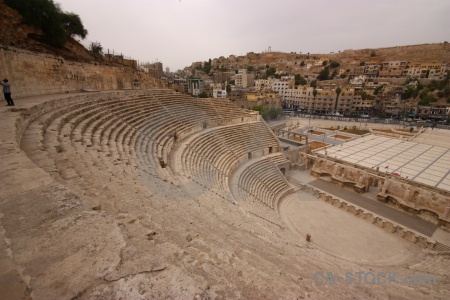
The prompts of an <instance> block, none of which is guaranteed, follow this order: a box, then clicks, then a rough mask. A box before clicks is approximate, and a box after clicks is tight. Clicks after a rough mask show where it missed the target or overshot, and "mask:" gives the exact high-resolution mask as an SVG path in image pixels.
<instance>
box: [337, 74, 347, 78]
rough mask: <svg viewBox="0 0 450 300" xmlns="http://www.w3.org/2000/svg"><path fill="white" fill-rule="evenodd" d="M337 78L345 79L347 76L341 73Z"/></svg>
mask: <svg viewBox="0 0 450 300" xmlns="http://www.w3.org/2000/svg"><path fill="white" fill-rule="evenodd" d="M339 77H341V78H345V77H347V75H345V73H342V74H341V75H339Z"/></svg>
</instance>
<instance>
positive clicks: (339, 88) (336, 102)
mask: <svg viewBox="0 0 450 300" xmlns="http://www.w3.org/2000/svg"><path fill="white" fill-rule="evenodd" d="M341 92H342V89H341V87H339V86H338V87H337V88H336V101H335V102H334V111H335V112H336V111H337V104H338V99H339V95H340V94H341Z"/></svg>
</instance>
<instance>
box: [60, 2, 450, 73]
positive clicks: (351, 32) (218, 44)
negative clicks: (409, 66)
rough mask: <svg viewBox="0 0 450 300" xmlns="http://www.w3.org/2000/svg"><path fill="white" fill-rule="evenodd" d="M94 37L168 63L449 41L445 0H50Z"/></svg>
mask: <svg viewBox="0 0 450 300" xmlns="http://www.w3.org/2000/svg"><path fill="white" fill-rule="evenodd" d="M54 2H55V3H59V4H60V5H61V8H62V10H63V11H68V12H74V13H76V14H78V15H79V16H80V18H81V20H82V21H83V24H84V26H85V28H86V29H87V30H88V31H89V35H88V37H87V39H86V40H85V41H84V42H83V43H84V44H89V42H96V41H97V42H100V43H101V45H102V46H103V49H104V50H105V51H107V49H110V51H112V49H114V50H115V52H116V53H122V54H123V55H125V56H129V57H132V58H134V59H137V60H139V61H142V62H144V61H149V62H153V61H156V60H158V61H160V62H162V63H163V66H164V68H165V67H169V68H170V70H171V71H176V70H177V69H181V68H184V67H185V66H189V65H190V64H191V63H192V62H194V61H205V60H208V59H209V58H215V57H219V56H225V57H227V56H229V55H231V54H234V55H244V54H246V53H247V52H250V51H253V52H262V51H264V50H266V49H267V48H268V47H269V46H271V48H272V51H283V52H303V53H307V52H310V53H330V52H331V51H333V52H337V51H339V50H345V49H363V48H378V47H389V46H401V45H411V44H422V43H436V42H443V41H450V17H449V16H450V0H272V1H266V0H127V1H124V0H120V1H119V0H54Z"/></svg>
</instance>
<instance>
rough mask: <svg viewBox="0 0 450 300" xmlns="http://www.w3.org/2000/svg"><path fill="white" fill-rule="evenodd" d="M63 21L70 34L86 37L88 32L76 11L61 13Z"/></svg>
mask: <svg viewBox="0 0 450 300" xmlns="http://www.w3.org/2000/svg"><path fill="white" fill-rule="evenodd" d="M61 21H62V25H63V27H64V29H65V30H66V32H67V34H68V35H70V36H74V35H78V36H79V37H81V38H83V39H84V38H86V36H87V33H88V32H87V30H86V29H85V28H84V26H83V23H82V22H81V20H80V17H79V16H78V15H76V14H74V13H64V14H62V15H61Z"/></svg>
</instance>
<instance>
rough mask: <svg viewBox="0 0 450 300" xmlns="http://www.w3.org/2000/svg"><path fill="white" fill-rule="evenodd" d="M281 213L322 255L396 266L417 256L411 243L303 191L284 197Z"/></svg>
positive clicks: (289, 225) (416, 251) (300, 235)
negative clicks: (324, 253) (307, 235)
mask: <svg viewBox="0 0 450 300" xmlns="http://www.w3.org/2000/svg"><path fill="white" fill-rule="evenodd" d="M280 212H281V215H282V217H283V219H284V220H283V221H284V222H285V223H286V224H287V226H288V227H289V229H290V230H291V231H293V232H294V233H295V234H297V235H298V236H299V238H301V239H304V238H305V236H306V234H310V235H311V236H312V238H311V241H312V243H313V244H315V245H317V246H318V247H320V248H321V249H322V250H323V251H324V252H327V253H329V254H331V255H334V256H336V257H338V258H341V259H345V260H348V261H351V262H357V263H365V264H374V265H397V264H401V263H406V262H408V261H409V260H411V259H413V258H414V257H416V256H417V255H418V254H419V253H420V248H419V247H417V246H415V245H412V244H411V243H410V242H408V241H406V240H404V239H402V238H400V237H398V236H395V235H393V234H391V233H388V232H386V231H384V230H383V229H381V228H379V227H377V226H374V225H373V224H370V223H367V222H365V221H363V220H362V219H360V218H357V217H355V216H353V215H351V214H349V213H347V212H345V211H343V210H340V209H339V208H336V207H334V206H332V205H329V204H327V203H326V202H324V201H322V200H320V199H317V198H316V197H315V196H313V195H310V194H308V193H306V192H303V191H298V192H297V193H296V194H295V196H293V197H287V198H286V199H285V201H283V202H282V203H281V206H280ZM386 249H389V251H386Z"/></svg>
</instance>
